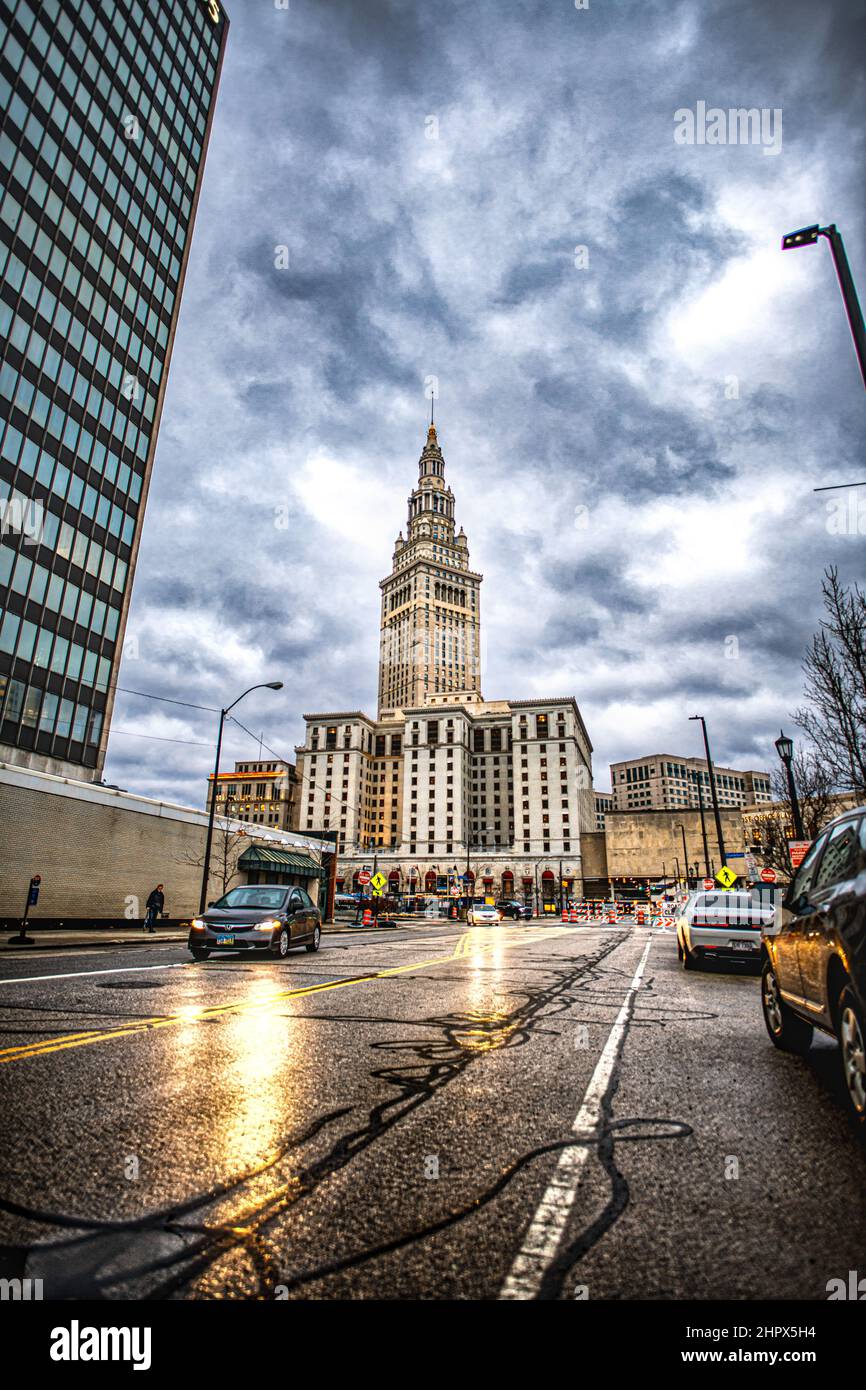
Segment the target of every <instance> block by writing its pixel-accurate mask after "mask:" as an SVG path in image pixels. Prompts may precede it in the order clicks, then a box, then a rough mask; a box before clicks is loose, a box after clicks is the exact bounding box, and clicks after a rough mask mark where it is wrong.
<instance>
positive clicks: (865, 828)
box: [761, 806, 866, 1126]
mask: <svg viewBox="0 0 866 1390" xmlns="http://www.w3.org/2000/svg"><path fill="white" fill-rule="evenodd" d="M761 1002H762V1004H763V1009H764V1021H765V1023H766V1025H767V1032H768V1033H769V1034H770V1037H771V1038H772V1040H773V1042H774V1043H775V1044H776V1046H777V1047H781V1048H783V1049H784V1050H785V1051H787V1052H799V1053H804V1052H806V1051H807V1050H808V1048H809V1045H810V1043H811V1041H812V1030H813V1029H814V1028H819V1029H820V1030H821V1032H823V1033H829V1034H831V1036H833V1037H835V1038H837V1039H838V1042H839V1053H840V1059H841V1062H842V1074H843V1077H844V1080H845V1089H846V1092H847V1095H848V1100H849V1103H850V1106H851V1109H852V1111H853V1112H854V1115H855V1116H856V1117H857V1119H858V1121H859V1122H860V1123H861V1124H863V1125H864V1126H866V1048H864V1043H866V807H863V806H861V807H859V808H858V809H857V810H854V811H846V812H845V813H844V815H841V816H838V817H837V818H836V819H835V820H834V821H831V822H830V824H829V825H828V826H827V828H826V830H824V831H822V833H821V834H820V835H819V836H818V838H817V839H816V840H815V842H814V844H813V845H812V847H811V848H810V850H809V852H808V854H807V855H806V857H805V859H804V860H803V862H802V864H801V865H800V867H799V868H798V869H797V872H796V874H795V875H794V878H793V880H792V882H791V885H790V887H789V888H788V891H787V893H786V894H785V897H784V900H783V903H782V925H781V927H780V929H779V931H778V933H776V934H771V933H769V932H765V934H764V938H763V941H762V974H761Z"/></svg>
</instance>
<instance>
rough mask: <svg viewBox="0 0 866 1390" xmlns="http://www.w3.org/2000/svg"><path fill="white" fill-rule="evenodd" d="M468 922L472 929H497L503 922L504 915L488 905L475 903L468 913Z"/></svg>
mask: <svg viewBox="0 0 866 1390" xmlns="http://www.w3.org/2000/svg"><path fill="white" fill-rule="evenodd" d="M466 921H467V923H468V924H469V926H470V927H495V926H497V925H498V924H499V923H500V922H501V921H502V913H501V912H500V911H499V909H498V908H497V907H488V906H487V904H486V903H473V904H472V906H471V907H470V908H469V909H468V911H467V913H466Z"/></svg>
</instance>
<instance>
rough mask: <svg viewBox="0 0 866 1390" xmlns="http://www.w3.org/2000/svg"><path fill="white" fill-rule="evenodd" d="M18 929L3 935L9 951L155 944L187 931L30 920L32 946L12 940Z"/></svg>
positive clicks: (175, 939) (182, 937)
mask: <svg viewBox="0 0 866 1390" xmlns="http://www.w3.org/2000/svg"><path fill="white" fill-rule="evenodd" d="M14 934H15V933H14V932H12V931H9V930H6V931H4V932H3V934H2V936H0V945H2V947H3V949H5V950H7V951H26V952H28V953H29V952H34V951H58V950H63V949H64V948H67V947H71V946H153V945H155V944H160V945H165V944H166V943H173V942H181V941H186V939H187V936H188V935H189V933H188V932H186V931H182V930H181V929H180V928H179V927H157V929H156V931H155V932H146V931H145V930H144V928H143V927H115V926H105V927H101V926H98V925H96V924H94V925H93V926H92V927H43V928H41V929H40V928H39V926H38V925H37V924H36V923H35V922H28V923H27V935H28V936H29V937H30V938H31V940H32V941H33V945H32V946H17V945H11V944H10V943H9V937H10V936H13V935H14Z"/></svg>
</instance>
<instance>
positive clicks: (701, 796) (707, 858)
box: [694, 770, 710, 878]
mask: <svg viewBox="0 0 866 1390" xmlns="http://www.w3.org/2000/svg"><path fill="white" fill-rule="evenodd" d="M694 779H695V782H696V783H697V788H698V806H699V808H700V812H701V839H702V840H703V842H704V873H705V874H706V876H707V878H709V876H710V849H709V845H708V844H707V822H706V819H705V817H704V779H703V773H702V772H701V771H700V770H698V771H697V772H695V773H694Z"/></svg>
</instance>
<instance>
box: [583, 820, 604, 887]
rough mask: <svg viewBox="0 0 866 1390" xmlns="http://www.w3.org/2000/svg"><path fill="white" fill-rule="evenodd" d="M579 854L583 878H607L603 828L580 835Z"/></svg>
mask: <svg viewBox="0 0 866 1390" xmlns="http://www.w3.org/2000/svg"><path fill="white" fill-rule="evenodd" d="M580 855H581V861H582V864H581V867H582V869H583V877H584V879H596V880H597V879H606V878H607V846H606V843H605V836H604V831H603V830H602V831H598V830H593V831H590V833H589V834H588V835H587V834H584V835H581V837H580Z"/></svg>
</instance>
